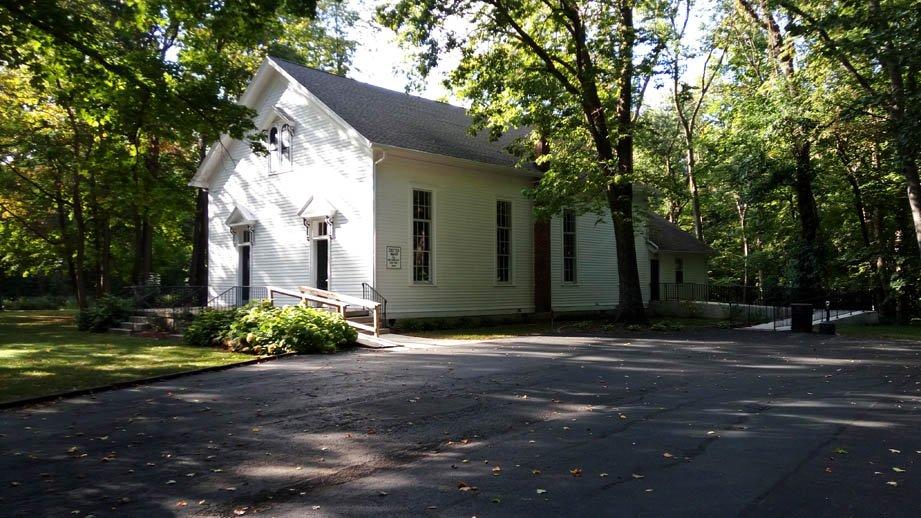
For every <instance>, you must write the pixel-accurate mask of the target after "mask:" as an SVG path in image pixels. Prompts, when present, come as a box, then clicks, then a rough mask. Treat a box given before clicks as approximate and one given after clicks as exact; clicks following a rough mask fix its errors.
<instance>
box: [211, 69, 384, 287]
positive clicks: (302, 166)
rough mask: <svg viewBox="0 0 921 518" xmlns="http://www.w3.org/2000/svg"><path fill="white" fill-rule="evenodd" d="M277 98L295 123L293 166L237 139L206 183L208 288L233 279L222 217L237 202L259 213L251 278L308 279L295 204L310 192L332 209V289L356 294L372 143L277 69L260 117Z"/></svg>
mask: <svg viewBox="0 0 921 518" xmlns="http://www.w3.org/2000/svg"><path fill="white" fill-rule="evenodd" d="M276 105H278V106H280V107H281V108H282V109H283V110H284V111H285V112H286V113H288V114H290V115H291V116H292V117H293V118H294V119H295V122H296V124H297V126H296V129H295V133H294V138H293V145H292V168H291V170H290V171H288V172H284V173H280V174H278V173H270V172H269V169H268V158H267V157H264V156H259V155H256V154H255V153H253V152H252V150H251V149H250V148H249V146H248V145H247V144H245V143H242V142H234V143H233V144H232V145H231V146H230V149H229V155H230V156H229V157H226V158H225V159H224V160H223V163H222V165H221V167H220V168H219V170H218V171H217V172H216V174H215V175H214V177H213V178H212V180H211V185H210V188H209V220H210V221H209V292H210V294H211V296H215V295H216V294H218V293H220V292H222V291H224V290H225V289H227V288H230V287H232V286H234V285H236V284H237V251H236V248H235V247H234V246H233V243H232V239H231V235H230V232H229V229H228V228H227V226H226V225H225V224H224V221H225V220H226V219H227V217H228V216H229V215H230V212H231V211H232V210H233V208H234V207H235V206H237V205H240V206H243V207H246V208H247V209H249V210H250V211H251V212H252V213H253V214H254V215H255V216H256V219H257V220H258V223H257V225H256V229H255V243H254V244H253V249H252V281H251V282H252V285H254V286H269V285H270V286H277V287H281V288H288V289H294V288H296V287H297V286H301V285H313V284H314V279H313V278H312V275H311V261H312V259H313V257H312V255H313V254H312V253H311V252H312V248H311V245H309V244H308V241H307V239H306V233H305V230H304V226H303V224H302V220H301V219H300V218H299V217H298V216H297V212H298V210H300V208H301V207H302V206H303V204H304V203H305V202H306V201H307V200H308V199H309V198H310V197H311V196H313V197H314V198H321V197H322V198H325V199H327V200H328V201H329V202H330V203H331V204H332V205H333V206H334V207H336V209H337V210H338V214H337V215H336V217H335V220H334V226H335V239H333V240H332V242H331V243H330V269H331V275H330V288H331V289H334V290H337V291H341V292H344V293H348V294H351V295H361V283H362V282H370V278H371V261H370V258H369V256H368V255H369V254H367V253H365V251H367V250H369V249H370V243H371V242H372V236H373V230H372V228H371V221H372V220H371V213H370V206H371V199H372V195H371V170H372V162H371V150H370V148H369V147H368V146H367V145H366V144H364V143H362V142H360V141H359V140H358V139H356V138H355V137H354V135H351V134H350V133H349V132H348V131H347V130H346V128H343V127H342V125H341V124H339V123H338V122H336V121H334V120H333V119H332V118H330V117H329V115H328V114H327V113H325V112H324V111H323V110H322V109H321V108H320V107H319V106H317V105H315V104H314V103H312V102H311V101H310V100H309V99H307V98H306V97H304V96H303V95H301V94H300V93H298V92H297V91H296V89H295V88H294V87H292V86H291V85H289V84H288V83H287V81H285V80H283V79H282V78H281V77H280V76H276V78H275V79H274V80H273V82H272V83H271V84H270V85H269V86H268V87H267V88H266V89H265V91H264V93H263V95H262V97H261V99H260V100H259V101H258V104H257V105H256V106H255V109H256V111H257V112H258V113H259V114H260V115H259V116H258V117H257V120H260V121H263V120H266V122H268V121H270V120H271V118H272V116H271V115H268V119H266V114H269V113H271V112H272V111H273V108H274V107H275V106H276Z"/></svg>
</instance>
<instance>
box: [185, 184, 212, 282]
mask: <svg viewBox="0 0 921 518" xmlns="http://www.w3.org/2000/svg"><path fill="white" fill-rule="evenodd" d="M189 285H190V286H207V285H208V191H206V190H205V189H199V190H198V193H197V195H196V198H195V223H194V226H193V228H192V264H191V267H190V269H189Z"/></svg>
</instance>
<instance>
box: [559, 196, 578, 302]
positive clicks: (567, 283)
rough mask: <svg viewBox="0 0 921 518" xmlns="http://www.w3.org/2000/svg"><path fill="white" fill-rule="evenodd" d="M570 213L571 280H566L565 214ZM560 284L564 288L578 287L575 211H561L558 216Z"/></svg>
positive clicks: (576, 219)
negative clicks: (571, 219) (571, 239)
mask: <svg viewBox="0 0 921 518" xmlns="http://www.w3.org/2000/svg"><path fill="white" fill-rule="evenodd" d="M567 211H572V215H573V232H572V234H573V243H572V246H573V251H572V259H573V261H572V274H573V280H571V281H567V280H566V212H567ZM560 284H562V285H565V286H578V285H579V214H578V213H577V212H576V211H575V209H563V212H562V213H561V214H560Z"/></svg>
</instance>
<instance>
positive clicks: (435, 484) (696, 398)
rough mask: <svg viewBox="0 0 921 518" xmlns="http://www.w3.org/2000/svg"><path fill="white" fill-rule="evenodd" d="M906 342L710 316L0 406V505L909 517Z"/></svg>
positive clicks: (910, 384) (278, 365)
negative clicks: (701, 328) (783, 329)
mask: <svg viewBox="0 0 921 518" xmlns="http://www.w3.org/2000/svg"><path fill="white" fill-rule="evenodd" d="M919 351H921V346H919V345H918V344H911V343H897V342H887V343H883V342H868V341H858V340H848V339H841V338H832V339H829V338H823V337H795V336H791V335H789V334H780V333H759V332H744V331H735V332H733V331H721V332H716V331H713V332H709V333H700V334H695V333H687V334H680V335H674V336H671V335H664V334H650V335H642V336H640V335H635V336H630V337H624V338H592V337H529V338H521V339H510V340H501V341H495V342H489V343H481V344H472V345H465V346H451V347H446V346H440V347H417V348H411V349H401V350H387V351H368V350H358V351H354V352H349V353H345V354H339V355H335V356H327V357H320V356H312V357H296V358H288V359H284V360H279V361H274V362H268V363H265V364H262V365H258V366H251V367H243V368H239V369H232V370H228V371H224V372H218V373H211V374H205V375H200V376H194V377H186V378H180V379H176V380H172V381H169V382H164V383H158V384H155V385H150V386H144V387H138V388H134V389H127V390H119V391H114V392H109V393H104V394H100V395H99V396H97V397H96V398H79V399H73V400H68V401H63V402H59V403H56V404H51V405H46V406H41V407H35V408H31V409H26V410H17V411H6V412H2V413H0V449H2V451H0V497H2V501H0V514H2V515H9V514H13V515H17V514H18V515H29V516H38V515H55V516H65V515H66V516H86V515H89V514H93V515H95V516H115V515H117V516H142V515H146V516H169V515H208V516H210V515H230V516H232V515H234V513H235V512H236V513H237V514H240V513H245V515H246V516H249V515H266V516H284V515H290V516H360V515H371V514H375V515H388V516H399V515H407V516H408V515H415V516H419V515H421V516H429V515H431V516H474V515H475V516H500V515H530V516H545V515H557V516H561V515H567V516H578V515H590V516H597V515H605V516H633V515H656V516H659V515H691V514H696V515H707V516H713V515H718V516H733V515H740V514H742V515H787V516H791V515H800V516H815V515H824V516H847V515H862V516H878V515H889V516H919V515H921V498H919V496H921V462H919V461H921V414H919V404H921V392H919V390H921V370H919V364H921V357H919Z"/></svg>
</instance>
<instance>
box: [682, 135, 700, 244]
mask: <svg viewBox="0 0 921 518" xmlns="http://www.w3.org/2000/svg"><path fill="white" fill-rule="evenodd" d="M685 155H686V157H687V167H688V188H689V189H690V190H691V211H692V212H693V214H694V235H695V236H697V239H698V240H699V241H700V242H702V243H703V242H704V222H703V217H701V215H700V194H699V193H698V191H697V180H696V179H695V178H694V172H695V167H696V165H697V161H696V158H695V156H694V139H693V136H691V135H690V134H689V135H688V138H687V150H686V154H685Z"/></svg>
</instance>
